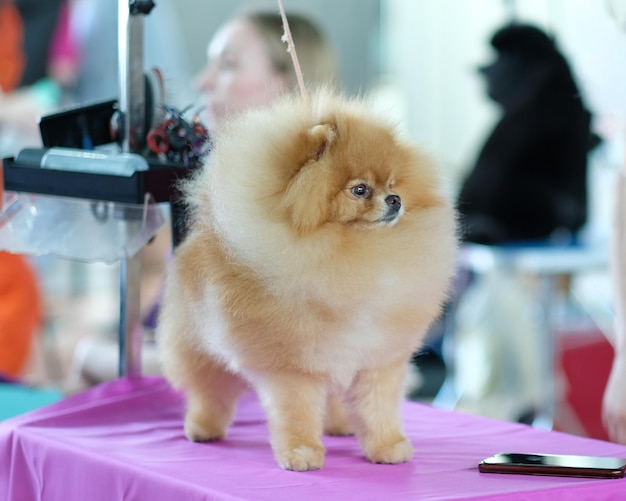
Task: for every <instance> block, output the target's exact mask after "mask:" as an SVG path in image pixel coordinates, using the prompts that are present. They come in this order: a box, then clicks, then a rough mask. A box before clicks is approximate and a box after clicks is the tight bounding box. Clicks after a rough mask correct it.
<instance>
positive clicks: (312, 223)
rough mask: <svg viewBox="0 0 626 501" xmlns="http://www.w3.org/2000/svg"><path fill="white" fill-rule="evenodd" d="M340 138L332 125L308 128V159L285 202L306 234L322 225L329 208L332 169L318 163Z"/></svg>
mask: <svg viewBox="0 0 626 501" xmlns="http://www.w3.org/2000/svg"><path fill="white" fill-rule="evenodd" d="M336 138H337V129H336V127H335V126H334V125H332V124H321V125H315V126H314V127H311V128H310V129H309V130H308V131H307V138H306V139H307V141H308V151H309V157H308V161H307V162H305V164H304V165H303V166H302V167H301V168H300V169H299V171H298V172H297V173H296V174H295V176H294V177H293V178H292V179H291V182H290V183H289V186H288V187H287V191H286V193H285V198H284V199H283V204H284V207H285V209H286V210H287V213H288V214H289V217H290V218H291V223H292V224H293V226H294V228H295V229H296V230H297V231H298V232H299V233H300V234H301V235H304V234H306V233H308V232H310V231H312V230H313V229H315V228H316V227H318V226H319V225H320V224H322V223H323V222H324V221H325V220H326V218H327V216H328V210H329V203H330V200H329V190H330V186H331V184H329V176H332V175H333V172H332V168H331V166H330V165H328V164H326V163H322V164H320V163H318V161H319V160H321V159H322V157H323V156H324V154H325V153H326V152H327V151H328V148H329V146H330V145H331V144H332V143H333V141H335V139H336Z"/></svg>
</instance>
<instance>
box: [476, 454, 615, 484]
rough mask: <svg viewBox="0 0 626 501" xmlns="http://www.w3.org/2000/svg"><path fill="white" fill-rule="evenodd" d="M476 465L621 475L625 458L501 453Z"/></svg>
mask: <svg viewBox="0 0 626 501" xmlns="http://www.w3.org/2000/svg"><path fill="white" fill-rule="evenodd" d="M478 469H479V471H481V472H483V473H517V474H526V475H556V476H572V477H585V478H622V477H624V475H625V474H626V458H610V457H593V456H568V455H551V454H520V453H501V454H496V455H494V456H491V457H489V458H487V459H485V460H483V461H481V462H480V464H479V465H478Z"/></svg>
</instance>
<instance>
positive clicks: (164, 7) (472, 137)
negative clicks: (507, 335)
mask: <svg viewBox="0 0 626 501" xmlns="http://www.w3.org/2000/svg"><path fill="white" fill-rule="evenodd" d="M18 3H19V2H18ZM31 3H32V2H31ZM156 4H157V6H156V8H155V9H154V10H153V12H152V13H151V14H150V15H149V16H147V17H146V19H145V24H144V30H145V66H146V68H150V67H152V66H157V67H159V68H160V69H161V71H162V73H163V75H164V79H165V89H166V92H165V95H166V100H167V102H168V103H169V104H172V105H175V106H177V107H179V108H184V107H186V106H188V105H196V104H197V103H199V102H200V97H199V94H198V92H197V90H196V89H195V88H194V86H193V79H194V76H195V75H196V74H197V73H198V72H199V71H200V70H201V69H202V68H203V67H204V65H205V64H206V51H207V43H208V41H209V40H210V38H211V36H212V35H213V33H214V32H215V30H216V29H217V27H218V26H219V25H220V24H222V23H223V22H224V21H225V20H226V19H228V18H229V17H231V16H232V14H233V13H235V12H237V11H238V10H240V9H241V8H242V7H246V6H257V5H261V6H269V7H270V8H276V7H275V6H276V3H275V2H271V1H270V2H258V1H246V0H229V1H228V2H223V1H220V0H157V1H156ZM284 4H285V6H286V9H287V10H288V11H296V12H301V13H305V14H307V15H309V16H310V17H312V18H313V20H315V21H316V22H317V23H318V24H319V25H320V26H321V27H322V28H323V30H324V32H325V33H326V34H327V35H328V37H329V39H330V40H331V42H332V44H333V47H334V49H335V50H336V52H337V54H338V59H339V66H340V72H341V75H340V82H341V86H342V87H343V89H344V90H345V91H346V92H347V93H349V94H358V95H363V96H365V97H367V98H369V99H371V100H372V102H373V105H375V106H376V107H377V108H378V109H379V110H383V111H384V112H385V113H387V114H389V115H391V116H393V117H395V119H396V121H397V123H398V126H399V128H400V129H401V131H402V133H403V134H405V135H406V136H407V137H408V138H409V139H411V140H412V141H415V142H417V143H419V144H421V145H422V146H423V147H424V148H426V149H427V150H428V151H429V152H430V153H431V154H432V155H433V156H434V157H435V158H436V159H437V161H438V162H439V163H440V164H441V165H442V168H443V169H444V171H445V172H446V174H447V176H448V178H449V181H450V189H451V190H452V191H453V192H456V191H457V190H458V188H459V185H460V183H461V180H462V179H463V177H464V176H465V175H466V174H467V172H468V170H469V169H470V168H471V167H472V165H473V163H474V161H475V157H476V155H477V154H478V151H479V149H480V148H481V146H482V144H483V142H484V139H485V137H486V136H487V135H488V133H489V130H490V129H491V128H492V127H493V124H494V122H495V121H496V120H497V119H498V117H499V115H500V113H501V111H500V109H499V108H498V107H497V106H496V105H495V104H494V102H493V101H492V100H490V99H489V97H488V96H487V94H486V91H485V84H484V81H483V79H482V78H481V75H480V74H479V72H478V67H479V66H482V65H485V64H488V63H489V62H490V61H492V60H493V59H494V58H495V54H494V49H493V47H492V46H491V45H490V39H491V37H492V35H493V34H494V32H496V31H497V30H498V29H499V28H501V27H502V26H504V25H506V24H507V23H509V22H512V21H518V22H524V23H532V24H534V25H536V26H538V27H540V28H542V29H544V30H545V31H546V32H547V33H548V34H550V35H551V36H553V37H554V38H555V40H556V41H557V44H558V46H559V48H560V49H561V51H562V52H563V54H564V55H565V56H566V57H567V59H568V61H569V63H570V66H571V68H572V70H573V73H574V74H575V78H576V81H577V83H578V85H579V89H580V92H581V94H582V96H583V99H584V102H585V104H586V106H587V108H588V109H589V111H590V112H591V113H592V116H593V119H592V130H593V131H594V132H595V133H596V134H597V135H598V136H599V137H600V138H601V143H600V145H599V146H598V147H597V148H595V149H593V150H592V151H591V152H590V154H589V170H588V187H589V210H590V212H589V218H588V222H587V224H586V226H585V228H584V232H585V234H586V235H587V236H588V238H590V239H592V240H594V241H597V242H606V241H608V239H609V237H610V209H611V203H612V200H611V193H612V183H613V180H614V177H615V174H616V173H617V172H618V170H619V169H620V168H622V166H623V164H624V161H625V158H624V152H625V147H624V146H625V145H624V140H625V138H626V90H625V89H626V85H625V84H626V0H593V1H592V0H518V1H513V0H508V1H507V0H419V1H415V0H284ZM67 8H68V16H67V22H68V30H67V34H68V36H69V37H71V40H72V43H73V44H74V47H75V50H74V51H73V52H72V53H71V54H70V56H71V57H70V58H69V60H70V62H71V63H72V64H71V68H70V71H69V73H68V75H67V76H66V79H65V80H64V81H63V83H62V85H61V91H62V93H61V95H60V96H59V98H58V99H56V100H55V101H54V102H52V103H50V104H49V105H48V107H47V109H46V111H49V112H52V111H56V110H60V109H63V108H64V107H71V106H76V105H82V104H86V103H90V102H97V101H102V100H106V99H110V98H114V99H115V98H117V97H118V95H119V91H118V68H117V64H118V63H117V57H118V52H117V51H118V49H117V9H116V8H114V7H113V6H112V5H111V1H110V0H70V1H69V2H68V3H67ZM0 106H2V104H1V101H0ZM31 132H32V134H31V135H28V134H15V133H14V132H12V131H11V126H10V124H5V125H4V126H2V127H1V128H0V148H1V149H0V153H2V155H3V156H8V155H12V154H14V153H15V152H16V151H18V150H19V149H20V148H22V147H24V146H36V145H37V144H38V137H37V131H36V127H33V129H32V130H31ZM29 259H30V260H31V261H32V263H33V265H34V267H35V269H36V271H37V276H38V280H39V282H40V284H41V288H42V291H43V297H44V323H43V328H42V334H41V338H40V342H38V343H36V345H35V349H34V351H33V353H32V356H31V362H30V363H29V365H28V367H27V369H26V370H25V371H24V372H23V374H21V375H20V377H21V378H23V379H24V380H26V381H27V382H29V383H31V384H33V385H37V386H47V387H55V388H60V389H61V390H62V391H68V392H71V391H75V389H76V388H78V387H79V386H76V385H77V383H76V381H75V380H74V375H73V373H72V371H73V367H72V366H73V364H74V363H75V358H76V350H77V347H78V346H79V345H80V343H81V342H82V341H84V340H85V339H88V338H93V337H102V336H104V337H109V338H114V337H115V336H116V333H117V322H118V316H119V304H118V303H119V295H118V287H119V285H118V266H117V265H104V264H98V263H80V262H74V261H67V260H63V259H59V258H55V257H53V256H42V257H37V258H32V257H31V258H29ZM147 266H148V267H149V266H150V264H149V263H147ZM574 279H575V280H574V281H573V284H572V286H571V288H572V290H573V291H574V294H573V296H574V297H575V298H576V304H577V307H576V308H577V311H576V312H575V314H574V317H575V322H576V324H577V326H578V327H581V325H582V326H583V327H584V328H585V329H588V330H589V329H590V330H591V331H594V332H596V331H597V332H600V333H602V335H606V336H607V337H608V338H610V337H611V332H612V322H613V317H612V308H611V300H612V298H611V289H610V280H609V275H608V268H607V267H605V268H601V269H597V268H594V269H593V270H590V271H589V273H579V274H577V275H576V277H574ZM147 287H152V288H151V289H149V292H147V295H150V294H152V293H153V290H154V284H152V285H151V286H147ZM147 290H148V289H147ZM581 312H582V313H581ZM582 317H584V321H582V322H581V320H580V319H581V318H582ZM511 322H515V319H514V318H512V319H511ZM594 336H595V334H594ZM593 339H594V342H595V340H596V337H593ZM468 353H470V351H468ZM466 358H468V359H469V362H468V363H469V365H470V366H471V365H472V359H471V355H467V357H466ZM610 363H611V358H610V349H609V350H608V351H607V352H606V354H604V352H603V355H601V356H600V358H599V361H598V364H599V369H598V371H599V372H602V371H606V370H607V366H608V367H610ZM585 370H588V371H590V372H591V373H593V372H594V371H596V368H595V367H591V368H590V369H585ZM439 376H440V375H436V376H429V373H428V371H427V369H426V368H424V369H423V370H422V373H421V377H422V378H426V379H427V378H428V377H436V378H437V381H438V383H437V384H440V383H441V380H440V377H439ZM603 377H604V376H603ZM605 382H606V381H605V380H604V382H603V380H602V377H601V378H600V380H599V381H598V382H597V384H596V386H594V387H593V388H592V389H591V390H590V391H591V392H595V394H596V396H597V395H599V396H600V397H601V392H602V389H603V387H602V385H603V384H604V383H605ZM437 389H438V387H437V388H435V389H434V390H433V389H430V390H429V391H426V392H425V393H423V395H422V396H424V398H426V399H428V398H430V397H433V396H434V394H435V393H436V390H437ZM418 393H419V392H418ZM583 400H584V399H583ZM582 405H583V406H585V405H587V404H586V403H585V402H583V404H582ZM594 405H595V404H594ZM476 411H477V412H483V411H484V413H486V414H488V413H489V412H488V411H489V409H486V408H482V409H481V408H480V407H477V408H476ZM491 414H495V415H496V417H504V418H513V419H516V418H517V417H518V416H513V415H502V414H498V413H497V412H496V413H493V412H491ZM585 419H586V418H585ZM590 419H596V420H597V416H596V417H594V418H590ZM570 421H571V420H570ZM571 426H572V429H574V428H576V431H577V432H579V433H581V434H589V433H590V432H589V431H588V430H587V431H585V429H584V426H583V425H581V423H580V419H579V422H578V423H575V424H572V425H571Z"/></svg>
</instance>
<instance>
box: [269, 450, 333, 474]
mask: <svg viewBox="0 0 626 501" xmlns="http://www.w3.org/2000/svg"><path fill="white" fill-rule="evenodd" d="M325 453H326V450H325V449H324V447H322V446H313V447H312V446H309V445H301V446H299V447H294V448H292V449H285V450H280V451H275V454H274V455H275V456H276V461H278V464H279V465H280V467H281V468H283V469H284V470H292V471H310V470H319V469H320V468H321V467H322V466H324V454H325Z"/></svg>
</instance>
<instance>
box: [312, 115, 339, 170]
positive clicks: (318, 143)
mask: <svg viewBox="0 0 626 501" xmlns="http://www.w3.org/2000/svg"><path fill="white" fill-rule="evenodd" d="M336 138H337V127H335V125H334V124H319V125H314V126H313V127H311V128H310V129H309V131H308V139H309V141H310V144H311V147H310V150H309V151H310V152H311V157H310V160H313V161H315V162H317V161H318V160H319V159H320V158H322V156H324V153H325V152H326V150H327V149H328V147H329V146H330V145H331V144H332V143H333V142H334V141H335V139H336Z"/></svg>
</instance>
